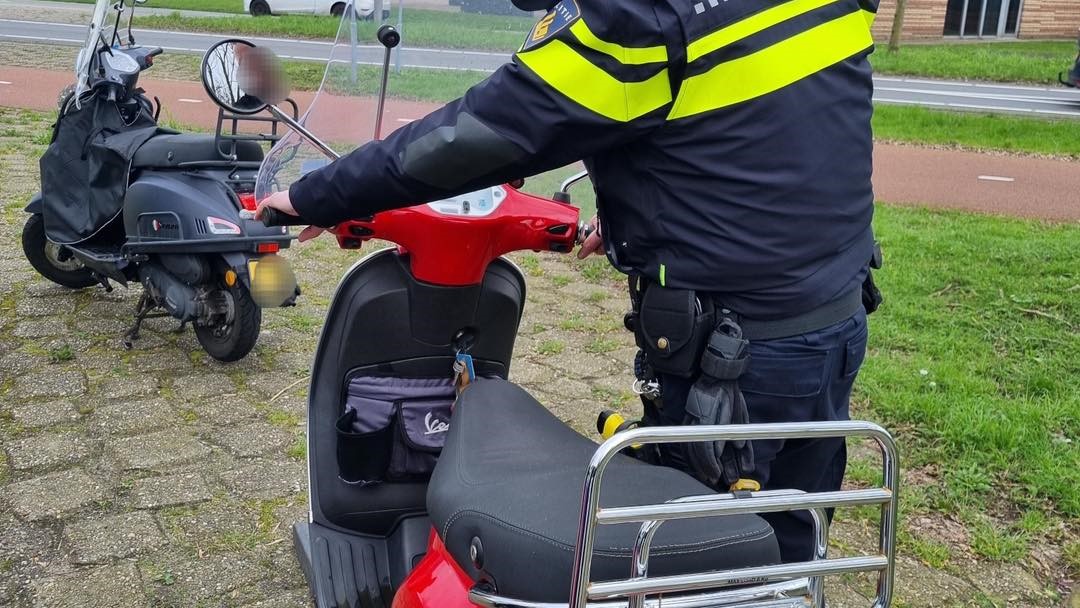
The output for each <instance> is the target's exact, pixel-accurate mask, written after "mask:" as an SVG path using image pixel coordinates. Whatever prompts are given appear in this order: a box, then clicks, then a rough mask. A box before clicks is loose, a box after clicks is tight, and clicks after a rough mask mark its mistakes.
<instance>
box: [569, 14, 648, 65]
mask: <svg viewBox="0 0 1080 608" xmlns="http://www.w3.org/2000/svg"><path fill="white" fill-rule="evenodd" d="M570 31H571V32H573V34H574V36H576V37H577V39H578V40H580V41H581V44H584V45H585V46H587V47H589V48H590V49H592V50H594V51H599V52H601V53H603V54H605V55H607V56H609V57H611V58H613V59H615V60H616V61H618V62H619V63H622V64H624V65H644V64H647V63H666V62H667V49H666V48H664V47H662V46H649V47H628V46H621V45H618V44H615V43H613V42H608V41H606V40H601V39H599V38H597V37H596V34H594V33H593V32H592V30H590V29H589V26H588V25H585V20H584V19H578V20H577V21H575V22H574V24H573V25H571V26H570Z"/></svg>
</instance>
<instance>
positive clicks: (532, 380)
mask: <svg viewBox="0 0 1080 608" xmlns="http://www.w3.org/2000/svg"><path fill="white" fill-rule="evenodd" d="M554 375H555V374H554V372H553V371H552V370H551V368H550V367H547V366H546V365H541V364H539V363H536V362H533V361H529V360H526V359H522V360H520V361H513V362H512V363H511V364H510V381H511V382H515V383H517V384H539V383H541V382H546V381H548V380H551V379H552V378H553V377H554Z"/></svg>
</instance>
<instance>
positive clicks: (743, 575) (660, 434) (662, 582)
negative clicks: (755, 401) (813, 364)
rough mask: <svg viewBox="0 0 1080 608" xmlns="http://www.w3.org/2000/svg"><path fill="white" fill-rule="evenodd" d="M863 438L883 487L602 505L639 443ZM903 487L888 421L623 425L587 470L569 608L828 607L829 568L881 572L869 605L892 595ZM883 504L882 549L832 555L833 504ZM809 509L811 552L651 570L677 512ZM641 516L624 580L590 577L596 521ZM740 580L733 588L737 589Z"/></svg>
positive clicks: (506, 601) (487, 602) (689, 515)
mask: <svg viewBox="0 0 1080 608" xmlns="http://www.w3.org/2000/svg"><path fill="white" fill-rule="evenodd" d="M828 437H845V438H846V437H865V438H870V439H872V440H874V442H875V443H876V444H877V447H878V449H879V450H880V452H881V455H882V469H881V470H882V484H881V486H880V487H874V488H866V489H858V490H838V491H831V492H811V493H805V492H801V491H798V490H770V491H761V492H752V493H750V494H749V495H746V494H743V493H740V495H739V496H738V497H736V496H735V495H734V494H708V495H702V496H690V497H683V498H680V499H676V500H672V501H668V502H665V503H660V504H651V505H638V506H606V507H601V506H600V503H599V500H600V492H601V488H602V486H603V478H604V472H605V469H606V468H607V466H608V464H609V463H610V462H611V460H612V458H614V456H615V455H616V454H618V453H619V452H620V451H622V450H624V449H625V448H627V447H630V446H632V445H639V444H646V443H687V442H694V441H734V440H760V439H820V438H828ZM898 491H899V460H898V454H897V450H896V444H895V442H894V441H893V439H892V436H891V435H890V434H889V433H888V432H887V431H886V430H885V429H883V428H882V427H880V426H878V425H876V424H873V423H870V422H859V421H843V422H810V423H782V424H740V425H727V426H680V427H640V428H634V429H630V430H627V431H624V432H621V433H618V434H616V435H615V436H613V437H612V438H610V439H608V440H607V441H605V442H604V443H603V444H602V445H600V447H599V448H597V450H596V452H595V453H594V454H593V457H592V460H591V461H590V463H589V466H588V468H587V469H586V473H585V481H584V486H583V489H582V502H581V512H580V519H579V525H578V532H577V544H576V549H575V553H574V571H573V574H572V579H571V589H570V596H569V600H570V601H569V607H570V608H586V607H589V608H594V607H599V606H604V607H615V606H626V607H628V608H643V607H646V606H654V605H659V604H658V602H659V600H658V599H656V598H658V597H660V596H662V597H663V606H680V607H684V608H689V607H706V606H711V607H720V606H731V607H735V606H738V607H740V608H751V607H753V608H765V607H773V608H779V607H789V608H794V607H812V608H823V607H824V605H825V604H824V595H825V593H824V587H825V577H828V576H833V575H839V574H848V573H856V572H872V573H877V576H878V582H877V596H876V598H875V599H874V602H873V604H872V606H874V608H884V607H886V606H889V605H890V602H891V600H892V594H893V576H894V573H893V571H894V560H895V551H896V517H897V504H898ZM864 505H877V506H879V507H880V508H881V521H880V527H879V535H878V550H877V552H876V553H873V554H869V555H862V556H857V557H843V558H829V557H828V556H827V554H826V553H827V545H828V519H827V517H826V516H825V512H826V509H829V508H838V507H855V506H864ZM802 510H807V511H810V513H811V514H812V515H813V519H814V524H815V528H816V530H815V536H816V543H815V544H816V551H815V557H814V559H812V560H810V561H805V562H795V563H786V564H778V565H768V566H755V567H749V568H736V569H729V570H717V571H708V572H694V573H683V574H676V575H667V576H652V577H650V576H648V566H649V548H650V545H651V543H652V539H653V536H654V535H655V533H656V530H657V529H658V528H659V527H660V526H662V525H663V524H664V523H665V522H668V521H672V520H679V519H693V518H704V517H716V516H723V515H736V514H752V513H756V514H760V513H773V512H779V511H802ZM628 523H639V524H640V529H639V532H638V536H637V541H636V543H635V545H634V550H633V559H632V560H631V571H630V572H628V573H627V574H628V577H627V578H625V579H622V580H610V581H603V582H594V581H592V580H591V579H590V569H591V565H592V561H593V557H594V554H593V547H594V541H595V538H596V533H597V528H598V526H603V525H616V524H628ZM733 587H735V588H733ZM470 599H471V600H472V601H473V602H474V603H476V604H479V605H481V606H523V605H529V606H534V605H533V604H521V603H520V602H515V601H514V600H513V599H510V598H503V597H498V596H495V595H492V594H490V593H488V592H486V591H485V590H484V589H482V588H475V589H473V591H472V592H471V593H470Z"/></svg>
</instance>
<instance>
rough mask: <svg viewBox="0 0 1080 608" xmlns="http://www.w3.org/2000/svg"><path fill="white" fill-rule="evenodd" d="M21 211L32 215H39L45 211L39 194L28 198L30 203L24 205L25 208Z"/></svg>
mask: <svg viewBox="0 0 1080 608" xmlns="http://www.w3.org/2000/svg"><path fill="white" fill-rule="evenodd" d="M23 211H25V212H27V213H30V214H33V215H41V214H42V213H44V211H45V203H43V202H42V199H41V193H40V192H36V193H34V196H31V197H30V202H29V203H27V204H26V208H25V209H23Z"/></svg>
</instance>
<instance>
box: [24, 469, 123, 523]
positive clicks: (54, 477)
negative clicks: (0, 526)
mask: <svg viewBox="0 0 1080 608" xmlns="http://www.w3.org/2000/svg"><path fill="white" fill-rule="evenodd" d="M4 494H5V495H6V497H7V498H8V499H9V500H10V501H11V510H12V511H13V512H14V513H15V514H16V515H18V516H19V517H21V518H23V519H29V520H37V519H42V518H45V517H56V516H58V515H62V514H64V513H69V512H71V511H75V510H78V509H80V508H82V507H83V506H85V505H87V504H90V503H91V502H93V501H95V500H101V499H102V498H105V496H106V492H105V488H103V487H102V485H101V484H100V483H99V482H98V481H97V480H95V479H94V478H93V477H91V476H90V475H88V474H87V473H86V472H85V471H83V470H81V469H68V470H64V471H57V472H56V473H50V474H48V475H42V476H41V477H35V478H33V479H29V480H27V481H20V482H19V483H13V484H11V485H10V486H8V487H7V488H5V490H4Z"/></svg>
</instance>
